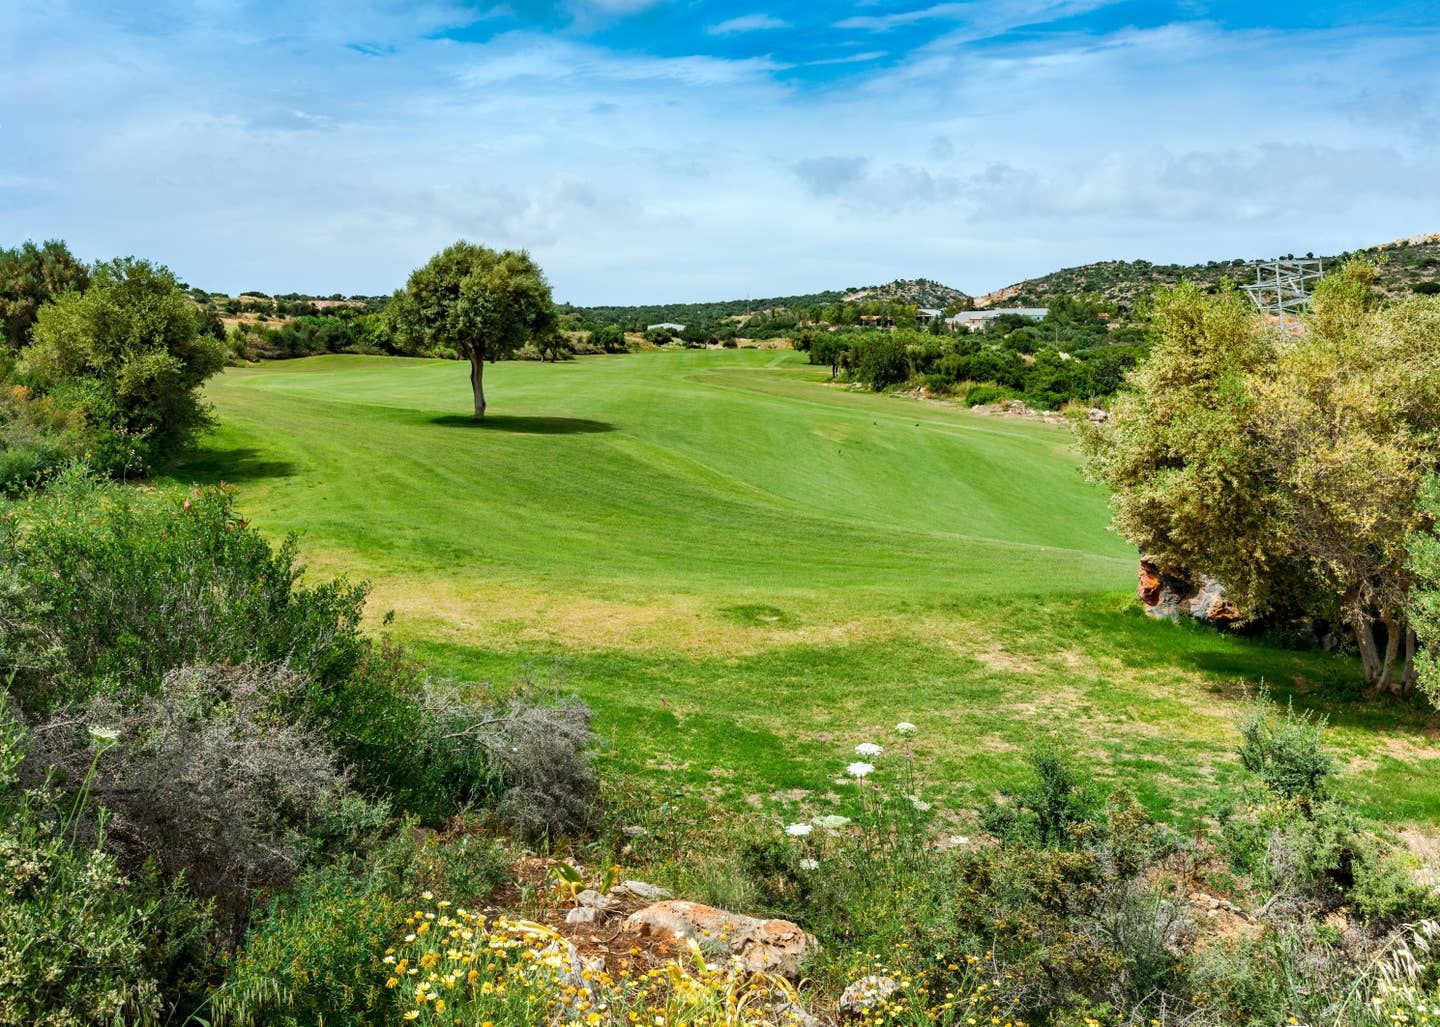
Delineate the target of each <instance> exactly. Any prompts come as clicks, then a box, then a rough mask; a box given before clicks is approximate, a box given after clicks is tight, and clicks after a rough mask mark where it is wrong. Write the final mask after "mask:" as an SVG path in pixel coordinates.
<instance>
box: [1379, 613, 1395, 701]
mask: <svg viewBox="0 0 1440 1027" xmlns="http://www.w3.org/2000/svg"><path fill="white" fill-rule="evenodd" d="M1380 620H1381V622H1382V623H1383V624H1384V625H1385V656H1384V662H1383V663H1382V664H1381V665H1380V678H1379V680H1378V681H1376V682H1374V685H1375V687H1376V689H1378V690H1379V691H1381V692H1398V691H1399V690H1400V689H1399V687H1398V686H1397V684H1396V681H1395V657H1396V656H1398V655H1399V654H1400V631H1401V628H1400V625H1399V624H1397V623H1396V622H1395V618H1394V617H1392V616H1391V615H1390V611H1389V610H1385V611H1383V612H1382V613H1381V614H1380Z"/></svg>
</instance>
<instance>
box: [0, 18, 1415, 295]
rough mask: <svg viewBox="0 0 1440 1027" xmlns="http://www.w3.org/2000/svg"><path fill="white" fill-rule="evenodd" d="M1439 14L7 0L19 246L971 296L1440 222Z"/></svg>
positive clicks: (592, 290) (95, 254) (312, 289)
mask: <svg viewBox="0 0 1440 1027" xmlns="http://www.w3.org/2000/svg"><path fill="white" fill-rule="evenodd" d="M1437 53H1440V7H1437V4H1436V2H1435V0H1425V2H1408V3H1398V2H1387V0H1366V2H1327V0H1311V2H1308V3H1291V2H1283V0H1282V2H1275V3H1255V2H1253V0H1250V2H1243V3H1241V2H1215V3H1211V2H1205V0H1180V2H1175V3H1148V2H1145V3H1142V2H1134V0H1131V2H1124V0H1122V2H1106V0H1058V2H1046V0H961V2H936V0H903V2H902V0H897V2H891V0H869V2H865V0H861V2H855V3H823V2H815V0H809V2H806V0H770V2H762V0H756V2H754V3H721V2H717V0H511V2H509V3H503V2H502V3H490V2H478V3H472V2H457V0H428V2H420V3H371V4H363V3H359V2H356V0H285V2H275V0H264V2H261V0H253V2H239V0H143V2H132V0H105V2H65V0H49V2H38V0H0V245H14V244H16V243H18V242H21V241H23V240H24V239H26V238H33V239H35V240H37V241H38V240H41V239H47V238H61V239H64V240H66V241H67V242H68V243H69V244H70V247H71V249H72V250H74V251H75V252H76V253H77V254H78V255H80V256H83V257H85V258H87V259H97V258H104V257H111V256H117V255H123V254H137V255H140V256H146V257H150V258H152V259H155V260H157V261H160V262H162V263H164V264H166V265H168V266H169V267H170V268H171V269H172V270H174V271H175V273H176V274H177V275H178V276H179V277H180V278H181V279H182V280H184V281H187V282H189V283H190V284H192V285H196V286H200V287H203V288H206V289H209V290H211V291H217V292H230V293H235V292H239V291H242V290H257V289H258V290H261V291H265V292H270V293H275V292H306V293H316V294H330V293H334V292H340V293H345V294H347V295H349V294H355V293H361V294H374V293H388V292H390V291H391V290H393V289H395V288H397V287H399V286H402V285H403V284H404V281H405V277H406V276H407V275H408V274H409V272H410V271H411V270H412V269H414V268H415V267H417V266H419V265H420V264H423V263H424V262H425V261H426V260H427V259H428V258H429V257H430V256H431V255H432V254H434V253H435V252H437V251H438V250H439V249H441V248H443V247H444V246H446V245H448V244H449V243H451V242H453V241H455V240H456V239H460V238H465V239H469V240H471V241H473V242H478V243H483V244H485V245H489V246H493V247H496V248H521V247H523V248H526V249H528V250H529V251H530V252H531V253H532V254H533V255H534V256H535V257H536V259H537V260H538V261H539V262H540V264H541V266H542V267H543V268H545V270H546V273H547V275H548V277H549V279H550V282H551V284H552V286H553V287H554V292H555V295H556V298H557V299H558V300H564V301H569V302H574V303H581V304H602V303H614V304H635V303H660V302H687V301H703V300H718V299H729V298H736V297H743V296H747V295H748V296H776V295H787V294H795V293H804V292H810V291H817V290H823V289H838V288H846V287H850V286H858V285H868V284H874V283H880V282H888V281H891V280H893V279H896V278H914V277H924V278H931V279H936V280H938V281H941V282H944V283H946V284H947V285H951V286H955V287H957V288H960V289H964V290H966V291H967V292H971V293H977V294H978V293H982V292H986V291H989V290H992V289H996V288H999V287H1001V286H1004V285H1007V284H1010V283H1011V282H1014V281H1018V280H1021V279H1024V278H1027V277H1032V276H1035V275H1039V274H1044V273H1046V272H1048V271H1051V270H1054V269H1057V268H1060V267H1067V266H1073V265H1077V264H1083V263H1088V262H1090V261H1094V260H1103V259H1135V258H1144V259H1147V260H1152V261H1155V262H1157V263H1170V262H1181V263H1188V262H1192V261H1197V260H1198V261H1204V260H1212V259H1225V260H1229V259H1232V258H1236V257H1244V258H1254V257H1267V256H1275V255H1283V254H1285V253H1290V252H1293V253H1296V254H1300V253H1303V252H1307V251H1313V252H1315V253H1317V254H1319V253H1333V252H1338V251H1342V250H1349V249H1354V248H1358V247H1362V246H1366V245H1372V244H1375V243H1380V242H1385V241H1389V240H1391V239H1395V238H1399V237H1402V236H1409V235H1415V234H1419V233H1425V232H1435V231H1440V58H1437V57H1436V54H1437Z"/></svg>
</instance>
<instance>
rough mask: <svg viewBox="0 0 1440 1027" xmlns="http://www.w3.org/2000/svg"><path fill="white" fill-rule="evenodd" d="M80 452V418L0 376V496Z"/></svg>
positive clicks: (82, 432) (26, 483) (36, 479)
mask: <svg viewBox="0 0 1440 1027" xmlns="http://www.w3.org/2000/svg"><path fill="white" fill-rule="evenodd" d="M83 452H84V417H83V416H82V415H81V414H80V412H79V411H78V410H72V409H68V408H66V407H63V406H61V405H60V404H59V403H56V402H55V400H54V399H52V398H51V397H49V396H37V395H35V394H34V393H33V392H32V391H31V390H30V389H27V388H25V387H24V386H22V385H8V386H7V385H5V384H4V375H3V374H0V495H7V494H12V493H15V492H17V491H19V490H20V489H22V488H24V487H25V486H27V485H33V484H35V483H36V482H38V481H40V480H41V479H42V478H43V477H44V476H45V474H46V473H47V472H49V471H51V470H54V469H55V468H58V467H59V466H61V465H62V464H64V463H66V462H67V461H70V460H72V459H77V458H78V457H80V456H81V454H82V453H83Z"/></svg>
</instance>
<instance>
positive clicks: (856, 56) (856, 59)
mask: <svg viewBox="0 0 1440 1027" xmlns="http://www.w3.org/2000/svg"><path fill="white" fill-rule="evenodd" d="M885 56H888V55H887V53H886V51H884V50H867V51H865V52H864V53H852V54H851V55H850V56H849V57H822V58H820V59H819V60H814V61H806V62H805V63H806V64H807V65H808V66H809V67H812V68H823V67H826V66H827V65H832V64H864V63H866V62H867V61H878V60H879V59H880V58H882V57H885Z"/></svg>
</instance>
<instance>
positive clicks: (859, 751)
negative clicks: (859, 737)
mask: <svg viewBox="0 0 1440 1027" xmlns="http://www.w3.org/2000/svg"><path fill="white" fill-rule="evenodd" d="M884 751H885V747H884V746H882V745H876V744H875V743H874V742H861V743H860V744H859V745H857V746H855V755H856V756H879V755H880V754H881V753H882V752H884Z"/></svg>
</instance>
